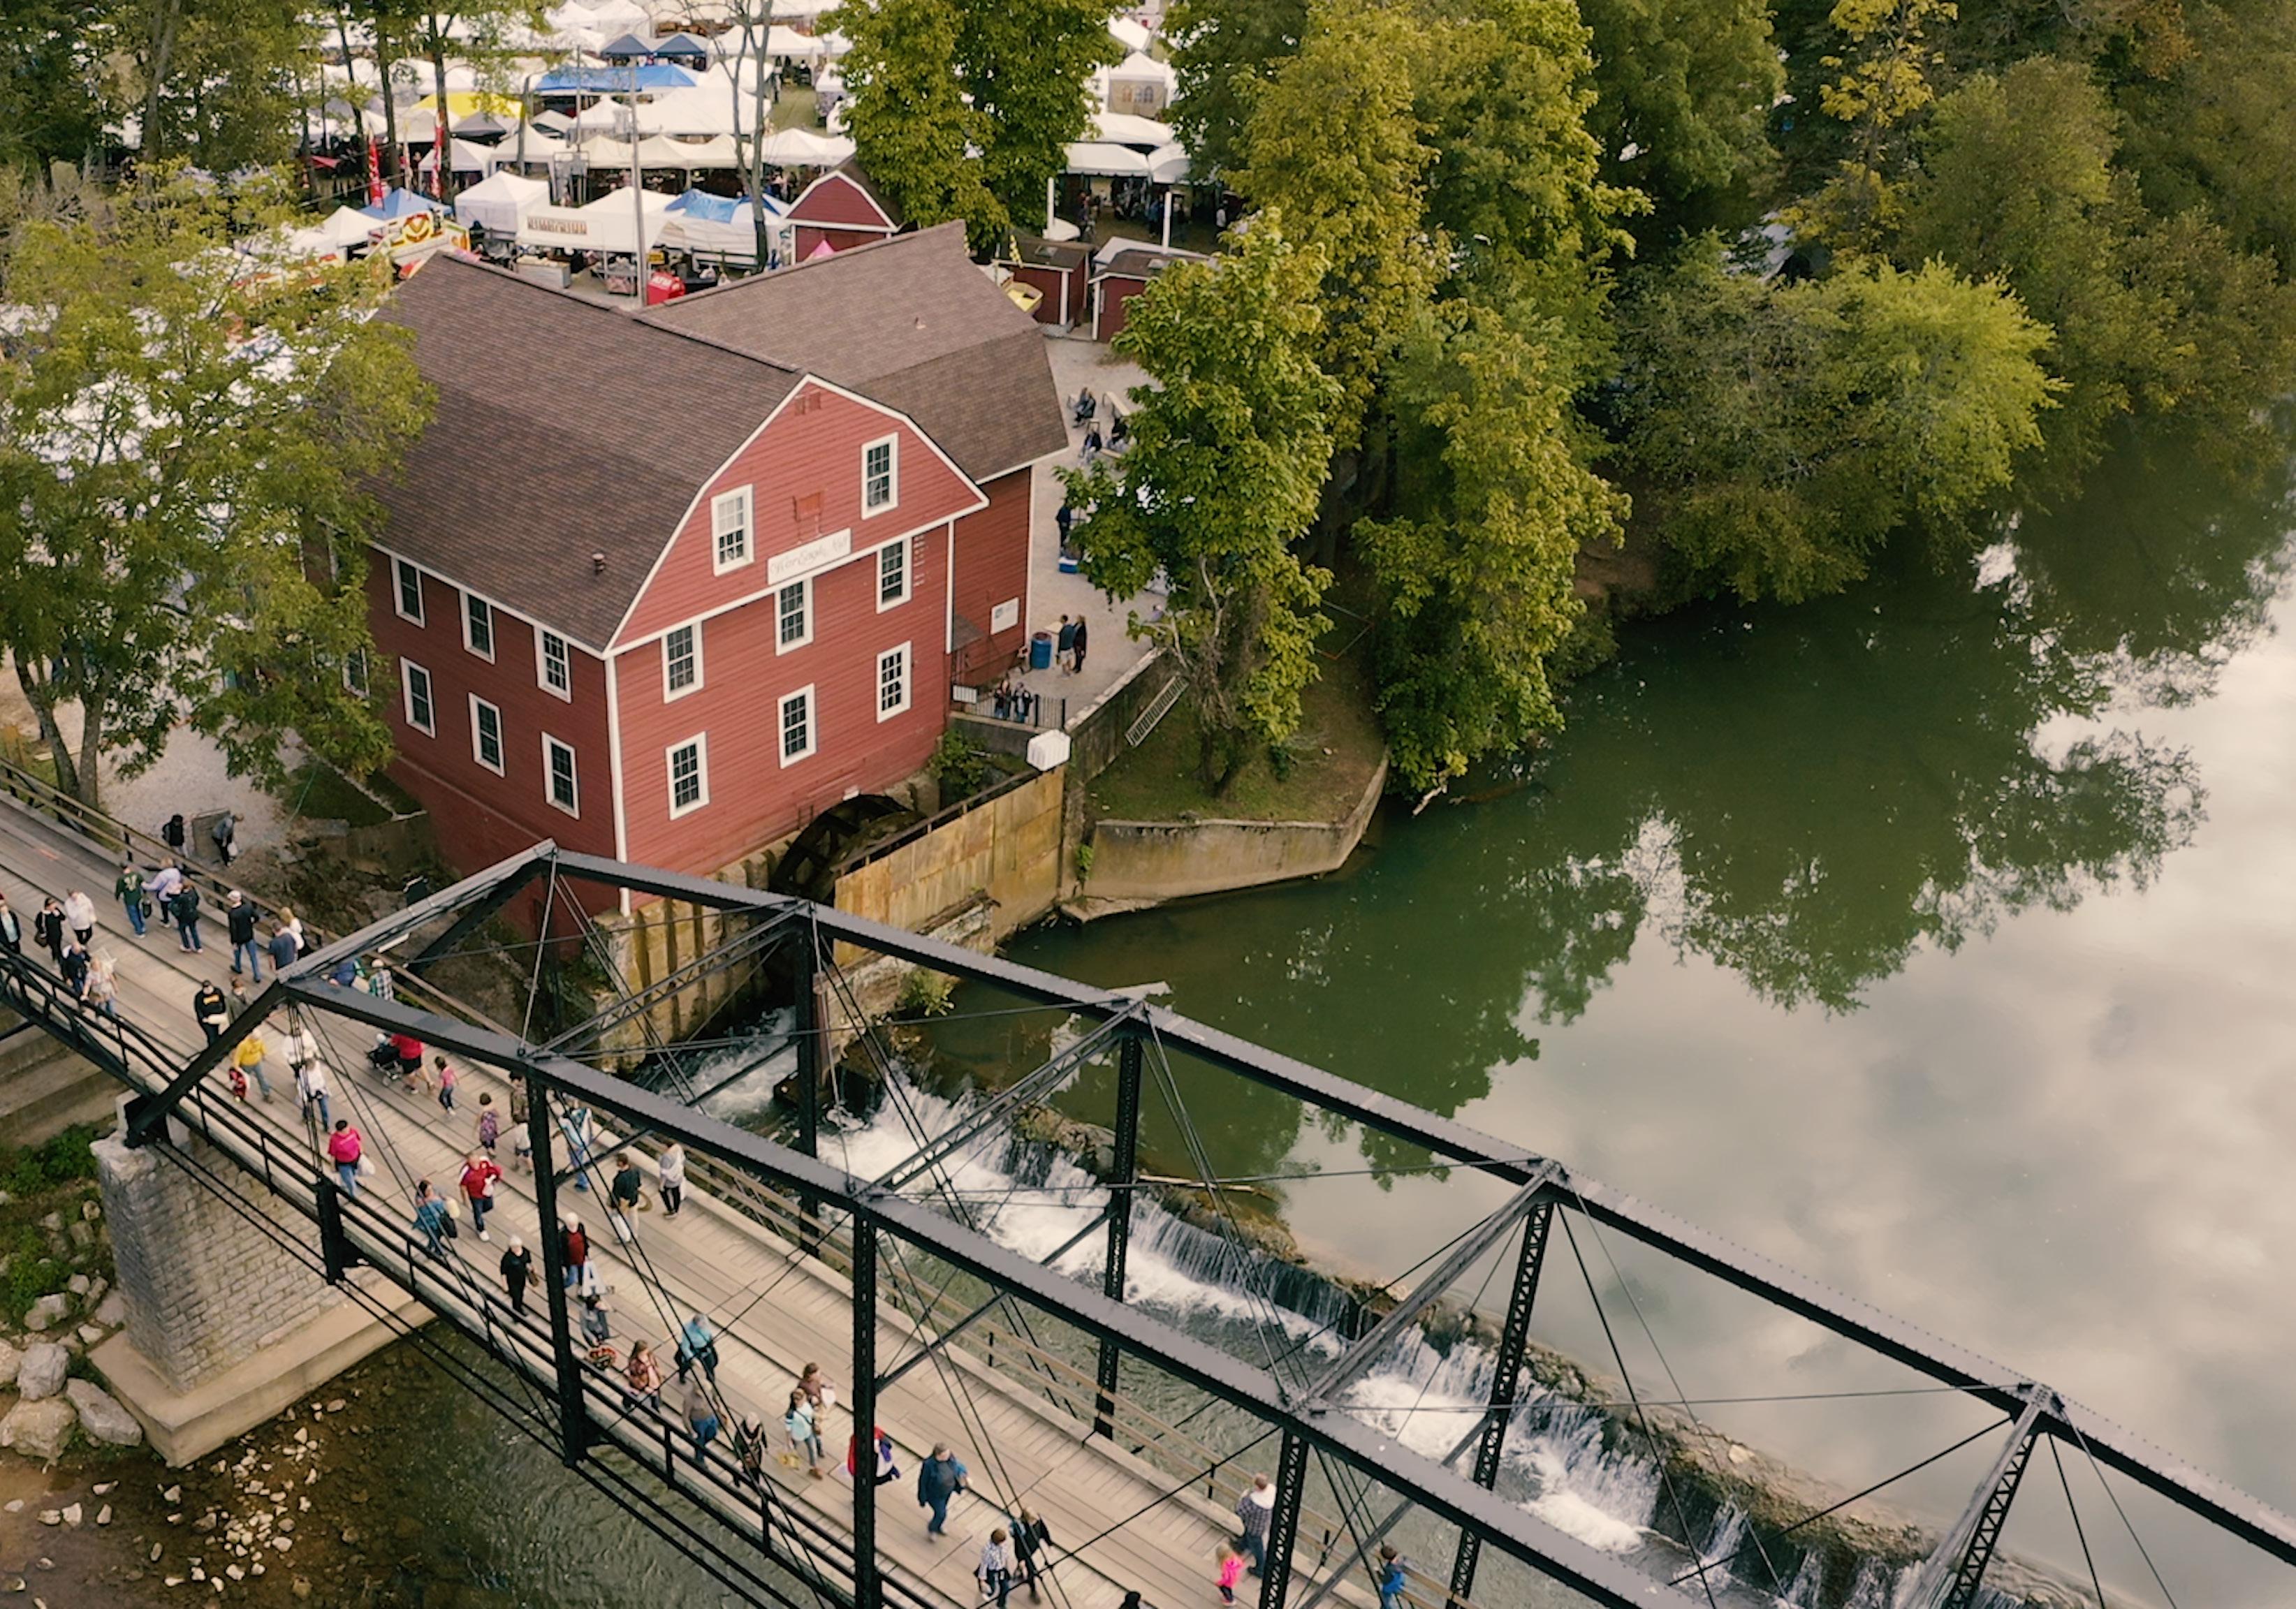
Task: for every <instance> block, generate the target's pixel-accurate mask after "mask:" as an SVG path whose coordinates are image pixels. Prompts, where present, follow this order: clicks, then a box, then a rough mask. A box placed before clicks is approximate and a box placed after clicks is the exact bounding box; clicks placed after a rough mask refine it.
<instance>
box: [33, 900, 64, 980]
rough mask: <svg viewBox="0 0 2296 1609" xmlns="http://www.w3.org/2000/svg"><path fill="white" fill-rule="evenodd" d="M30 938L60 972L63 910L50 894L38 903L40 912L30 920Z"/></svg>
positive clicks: (62, 955)
mask: <svg viewBox="0 0 2296 1609" xmlns="http://www.w3.org/2000/svg"><path fill="white" fill-rule="evenodd" d="M32 936H33V937H34V938H36V939H37V940H38V941H39V942H40V947H41V948H42V949H44V950H45V951H46V952H48V959H49V960H53V962H54V963H55V965H56V969H57V970H58V971H61V970H62V969H63V964H64V908H63V907H62V906H61V905H59V904H57V903H56V896H55V895H53V894H50V895H49V896H48V897H47V898H46V899H44V900H42V901H41V902H40V911H39V914H38V915H37V916H35V917H34V918H33V919H32Z"/></svg>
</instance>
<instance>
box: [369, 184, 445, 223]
mask: <svg viewBox="0 0 2296 1609" xmlns="http://www.w3.org/2000/svg"><path fill="white" fill-rule="evenodd" d="M359 210H360V211H361V212H363V213H365V215H366V216H368V217H370V218H405V217H412V216H414V215H415V214H416V213H418V212H436V211H438V210H439V204H438V203H437V202H436V201H433V200H430V198H429V197H427V196H419V195H416V194H414V192H412V191H406V190H401V189H399V188H398V187H397V186H396V185H394V186H392V187H391V188H390V189H389V190H387V191H385V192H383V196H382V200H380V201H377V202H376V203H375V204H374V205H373V206H372V207H362V208H359Z"/></svg>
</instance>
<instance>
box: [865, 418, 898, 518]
mask: <svg viewBox="0 0 2296 1609" xmlns="http://www.w3.org/2000/svg"><path fill="white" fill-rule="evenodd" d="M879 447H883V448H884V449H885V450H886V453H887V455H888V456H889V457H890V460H891V463H890V469H891V470H892V473H891V474H890V476H888V477H887V478H888V479H889V480H890V482H891V483H892V484H891V486H890V488H889V491H890V495H889V496H888V497H887V498H886V499H885V501H884V502H881V503H879V504H877V505H876V506H875V507H874V508H872V507H871V506H870V504H869V454H870V453H873V452H875V451H876V450H877V449H878V448H879ZM900 506H901V433H900V432H899V431H898V430H896V431H894V432H893V434H891V435H890V436H880V437H877V439H876V440H874V441H865V442H863V443H862V444H861V518H862V519H875V518H876V517H877V516H878V515H880V514H890V513H891V512H892V511H893V510H895V509H898V508H899V507H900Z"/></svg>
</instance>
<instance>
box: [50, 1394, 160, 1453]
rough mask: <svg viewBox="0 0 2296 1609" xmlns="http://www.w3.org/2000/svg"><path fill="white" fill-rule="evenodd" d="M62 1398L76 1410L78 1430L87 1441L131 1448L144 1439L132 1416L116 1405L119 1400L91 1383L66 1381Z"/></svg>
mask: <svg viewBox="0 0 2296 1609" xmlns="http://www.w3.org/2000/svg"><path fill="white" fill-rule="evenodd" d="M64 1395H65V1396H67V1397H70V1399H71V1403H72V1406H73V1407H74V1408H76V1409H79V1427H80V1428H81V1429H82V1430H84V1431H86V1432H87V1433H88V1439H89V1440H91V1441H95V1442H111V1444H112V1445H113V1446H114V1447H133V1446H135V1444H136V1443H137V1442H141V1441H142V1440H143V1426H142V1425H139V1424H137V1423H136V1422H135V1415H134V1414H132V1413H129V1412H128V1411H127V1409H124V1408H122V1407H120V1406H119V1399H117V1398H115V1397H114V1396H113V1395H112V1394H111V1393H110V1392H108V1391H106V1390H104V1389H103V1387H102V1386H101V1385H98V1384H96V1383H95V1382H94V1381H93V1380H67V1381H65V1382H64Z"/></svg>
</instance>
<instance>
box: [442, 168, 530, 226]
mask: <svg viewBox="0 0 2296 1609" xmlns="http://www.w3.org/2000/svg"><path fill="white" fill-rule="evenodd" d="M549 201H550V185H549V183H548V182H547V181H546V180H543V179H529V178H522V177H521V176H519V175H517V174H514V173H502V172H497V173H496V174H495V175H494V176H492V177H491V178H488V179H484V180H481V181H480V183H478V184H473V185H471V187H470V188H469V189H468V190H465V191H464V192H463V193H462V194H460V195H458V196H456V197H455V216H456V217H458V218H460V219H462V220H463V222H464V223H465V224H470V225H475V226H477V227H479V228H482V229H484V230H486V231H487V232H488V233H489V234H504V235H507V234H515V233H518V226H519V225H520V224H521V222H523V221H524V220H525V217H526V215H527V214H528V213H529V212H531V211H533V210H534V209H535V208H537V207H543V206H547V205H548V204H549Z"/></svg>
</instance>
